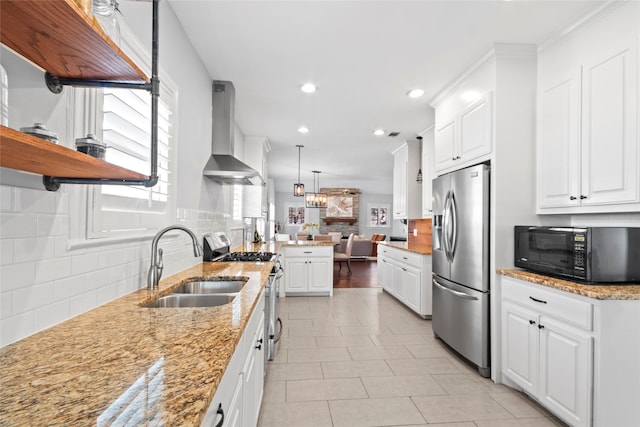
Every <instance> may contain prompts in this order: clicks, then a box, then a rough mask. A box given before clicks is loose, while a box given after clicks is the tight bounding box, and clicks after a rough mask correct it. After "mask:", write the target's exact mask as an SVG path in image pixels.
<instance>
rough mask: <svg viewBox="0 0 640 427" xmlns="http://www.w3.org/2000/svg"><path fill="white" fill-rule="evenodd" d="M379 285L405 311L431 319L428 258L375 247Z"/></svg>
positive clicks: (384, 247) (429, 257)
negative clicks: (399, 303) (405, 308)
mask: <svg viewBox="0 0 640 427" xmlns="http://www.w3.org/2000/svg"><path fill="white" fill-rule="evenodd" d="M378 284H379V285H380V286H382V288H383V289H384V290H385V291H387V292H389V293H390V294H391V295H393V296H395V297H396V298H398V300H400V301H401V302H402V303H404V304H405V305H406V306H407V307H409V308H410V309H412V310H413V311H415V312H416V313H418V314H419V315H421V316H423V317H426V316H431V301H432V298H431V256H430V255H421V254H417V253H414V252H408V251H405V250H402V249H397V248H393V247H389V246H385V245H378Z"/></svg>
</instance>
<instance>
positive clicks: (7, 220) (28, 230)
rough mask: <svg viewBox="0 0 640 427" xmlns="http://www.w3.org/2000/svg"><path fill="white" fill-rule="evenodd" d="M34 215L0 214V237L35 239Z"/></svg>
mask: <svg viewBox="0 0 640 427" xmlns="http://www.w3.org/2000/svg"><path fill="white" fill-rule="evenodd" d="M36 218H37V217H36V214H33V213H32V214H23V213H9V212H0V237H2V238H3V239H9V238H14V239H15V238H21V237H36V224H37V219H36Z"/></svg>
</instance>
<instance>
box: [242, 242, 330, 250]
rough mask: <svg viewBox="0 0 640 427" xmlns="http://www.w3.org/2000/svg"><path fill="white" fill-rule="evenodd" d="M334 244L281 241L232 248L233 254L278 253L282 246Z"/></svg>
mask: <svg viewBox="0 0 640 427" xmlns="http://www.w3.org/2000/svg"><path fill="white" fill-rule="evenodd" d="M335 245H336V244H335V242H328V241H315V240H283V241H270V242H261V243H247V244H245V245H240V246H236V247H234V248H232V251H233V252H237V251H239V252H241V251H245V252H276V253H279V252H280V249H282V247H284V246H293V247H298V246H335Z"/></svg>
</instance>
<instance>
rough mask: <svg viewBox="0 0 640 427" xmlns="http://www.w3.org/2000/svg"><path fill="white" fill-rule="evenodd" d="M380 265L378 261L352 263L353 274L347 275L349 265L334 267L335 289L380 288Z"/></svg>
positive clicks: (336, 264)
mask: <svg viewBox="0 0 640 427" xmlns="http://www.w3.org/2000/svg"><path fill="white" fill-rule="evenodd" d="M377 270H378V263H377V262H376V261H351V274H347V272H348V271H349V270H348V269H347V264H346V263H343V264H342V271H340V270H339V269H338V263H334V265H333V287H334V289H335V288H378V287H380V286H379V285H378V271H377Z"/></svg>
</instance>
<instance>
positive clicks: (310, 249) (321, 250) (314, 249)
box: [284, 246, 333, 258]
mask: <svg viewBox="0 0 640 427" xmlns="http://www.w3.org/2000/svg"><path fill="white" fill-rule="evenodd" d="M332 254H333V246H305V247H285V250H284V255H285V257H304V258H309V257H327V256H331V255H332Z"/></svg>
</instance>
